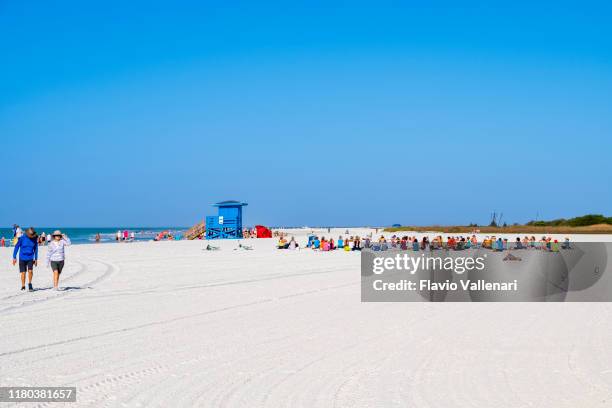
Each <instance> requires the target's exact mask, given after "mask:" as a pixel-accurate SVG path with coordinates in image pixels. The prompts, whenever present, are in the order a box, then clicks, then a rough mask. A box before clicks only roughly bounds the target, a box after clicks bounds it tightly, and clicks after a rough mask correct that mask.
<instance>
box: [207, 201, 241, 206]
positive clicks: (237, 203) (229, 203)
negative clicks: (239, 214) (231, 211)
mask: <svg viewBox="0 0 612 408" xmlns="http://www.w3.org/2000/svg"><path fill="white" fill-rule="evenodd" d="M245 205H248V204H247V203H243V202H240V201H236V200H226V201H219V202H218V203H215V204H213V207H230V206H231V207H234V206H241V207H242V206H245Z"/></svg>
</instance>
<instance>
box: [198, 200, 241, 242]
mask: <svg viewBox="0 0 612 408" xmlns="http://www.w3.org/2000/svg"><path fill="white" fill-rule="evenodd" d="M245 205H248V204H247V203H243V202H240V201H234V200H229V201H221V202H219V203H216V204H213V207H217V208H218V211H219V214H218V215H217V216H213V215H211V216H208V217H206V239H240V238H242V207H244V206H245Z"/></svg>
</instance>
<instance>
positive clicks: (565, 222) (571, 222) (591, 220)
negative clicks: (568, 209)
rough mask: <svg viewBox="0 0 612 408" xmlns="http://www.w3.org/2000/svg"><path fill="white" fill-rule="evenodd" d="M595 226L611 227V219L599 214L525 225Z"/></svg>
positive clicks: (533, 222) (531, 222)
mask: <svg viewBox="0 0 612 408" xmlns="http://www.w3.org/2000/svg"><path fill="white" fill-rule="evenodd" d="M597 224H611V225H612V217H605V216H603V215H601V214H587V215H583V216H581V217H574V218H570V219H565V218H559V219H556V220H552V221H529V222H528V223H527V225H529V226H533V227H586V226H589V225H597Z"/></svg>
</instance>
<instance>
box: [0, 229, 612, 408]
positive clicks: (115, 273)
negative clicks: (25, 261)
mask: <svg viewBox="0 0 612 408" xmlns="http://www.w3.org/2000/svg"><path fill="white" fill-rule="evenodd" d="M341 232H343V230H342V231H340V230H335V231H333V233H332V235H333V236H337V235H339V234H340V233H341ZM363 232H365V231H362V232H361V233H363ZM323 234H325V232H323ZM597 238H599V239H601V237H600V236H598V237H597ZM274 243H275V241H274V240H250V241H248V244H249V245H253V246H254V248H255V249H254V250H253V251H244V250H234V249H235V248H236V245H237V243H236V242H233V241H224V242H219V243H218V245H220V246H221V250H219V251H213V252H207V251H203V250H202V248H203V247H204V246H205V244H206V243H205V242H203V241H190V242H185V241H184V242H160V243H153V242H147V243H134V244H106V245H80V246H74V247H72V248H70V249H69V254H68V256H69V259H68V263H67V267H66V269H65V272H64V274H63V280H62V283H61V285H62V286H64V287H67V289H66V290H64V291H60V292H54V291H51V290H48V288H49V287H50V286H51V273H50V271H49V269H46V268H45V267H40V268H38V269H37V270H36V271H35V286H36V287H37V288H39V289H40V290H37V291H36V292H34V293H26V294H21V293H19V292H18V291H17V290H16V289H18V287H19V283H18V279H17V278H18V273H17V271H16V269H15V268H12V267H9V265H10V257H11V251H10V250H9V249H7V248H0V249H1V251H0V328H1V333H2V336H0V386H9V385H10V386H20V385H39V386H51V385H53V386H55V385H57V386H76V387H77V388H78V403H77V404H73V405H71V406H75V405H76V406H92V407H105V406H106V407H115V406H129V407H132V406H133V407H139V406H140V407H150V406H153V407H176V406H179V407H187V406H203V407H334V406H337V407H372V406H377V407H383V406H384V407H387V406H398V407H407V406H408V407H412V406H414V407H441V408H447V407H555V408H559V407H571V408H575V407H591V406H612V351H610V347H609V343H610V340H611V338H612V334H611V333H612V316H611V314H612V306H611V305H610V304H607V303H599V304H583V303H567V304H565V303H556V304H535V303H518V304H506V303H440V304H426V303H403V304H402V303H361V302H360V293H359V289H360V276H359V261H360V258H359V255H358V254H356V253H345V252H340V251H337V252H333V253H320V252H313V251H306V250H303V251H294V252H293V251H277V250H275V249H274ZM216 244H217V243H216ZM42 253H43V254H42V255H44V249H43V250H42ZM31 405H32V404H30V405H29V406H31ZM43 406H44V405H43Z"/></svg>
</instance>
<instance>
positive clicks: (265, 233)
mask: <svg viewBox="0 0 612 408" xmlns="http://www.w3.org/2000/svg"><path fill="white" fill-rule="evenodd" d="M255 230H256V231H257V238H272V231H271V230H270V228H266V227H264V226H263V225H256V226H255Z"/></svg>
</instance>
